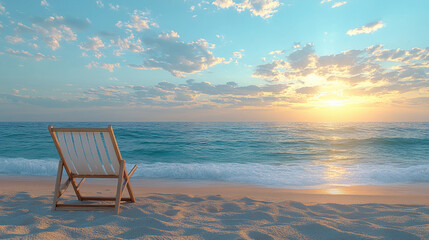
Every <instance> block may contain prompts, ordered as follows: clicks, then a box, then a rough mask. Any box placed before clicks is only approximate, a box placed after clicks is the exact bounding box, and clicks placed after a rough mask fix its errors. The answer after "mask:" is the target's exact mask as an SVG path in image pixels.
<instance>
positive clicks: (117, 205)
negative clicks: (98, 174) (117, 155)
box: [115, 160, 125, 214]
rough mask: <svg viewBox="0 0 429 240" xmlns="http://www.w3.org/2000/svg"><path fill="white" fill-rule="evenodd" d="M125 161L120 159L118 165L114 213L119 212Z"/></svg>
mask: <svg viewBox="0 0 429 240" xmlns="http://www.w3.org/2000/svg"><path fill="white" fill-rule="evenodd" d="M124 167H125V162H124V161H123V160H122V161H121V163H120V166H119V176H118V186H117V188H116V202H115V213H116V214H119V208H120V206H121V197H122V181H123V179H124V170H125V168H124Z"/></svg>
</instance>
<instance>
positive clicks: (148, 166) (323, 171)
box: [0, 158, 429, 188]
mask: <svg viewBox="0 0 429 240" xmlns="http://www.w3.org/2000/svg"><path fill="white" fill-rule="evenodd" d="M128 165H129V166H127V167H128V168H131V167H132V164H128ZM57 166H58V160H57V159H25V158H0V174H11V175H32V176H55V174H56V172H57ZM138 166H139V168H138V170H137V171H136V173H135V176H136V177H141V178H153V179H155V178H159V179H183V180H195V181H198V180H208V181H224V182H232V183H248V184H256V185H262V186H267V187H280V188H282V187H284V188H301V187H312V186H318V185H326V184H332V185H336V184H349V185H361V184H382V185H383V184H402V183H429V164H424V165H414V166H401V165H383V164H378V165H377V164H353V165H340V164H337V165H335V164H331V163H326V164H323V163H322V164H310V163H295V164H288V165H281V164H277V165H274V164H260V163H166V162H155V163H139V164H138Z"/></svg>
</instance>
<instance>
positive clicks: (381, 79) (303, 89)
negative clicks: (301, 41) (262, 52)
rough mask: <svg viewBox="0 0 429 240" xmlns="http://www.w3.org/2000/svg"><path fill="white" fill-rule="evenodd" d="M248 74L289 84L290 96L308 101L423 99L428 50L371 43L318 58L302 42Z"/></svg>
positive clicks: (428, 84)
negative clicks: (415, 96) (305, 96)
mask: <svg viewBox="0 0 429 240" xmlns="http://www.w3.org/2000/svg"><path fill="white" fill-rule="evenodd" d="M253 76H254V77H259V78H263V79H266V80H269V81H285V82H289V83H290V86H291V89H294V90H295V93H297V94H304V95H311V96H312V97H313V98H321V97H322V96H325V97H326V96H328V97H329V96H331V97H334V98H338V97H342V98H343V97H344V96H348V97H362V98H365V97H367V96H374V97H376V98H377V99H384V100H386V99H391V100H392V99H394V98H397V97H399V96H400V95H401V94H409V93H411V92H413V93H414V95H423V96H422V97H424V96H425V94H426V95H428V93H429V81H428V79H429V48H413V49H410V50H404V49H384V48H383V46H382V45H374V46H370V47H367V48H364V49H350V50H347V51H343V52H340V53H337V54H330V55H322V56H320V55H318V54H316V53H315V49H314V46H313V45H312V44H307V45H305V46H304V47H301V48H298V49H295V50H294V51H293V52H291V53H289V54H288V55H287V56H286V57H285V59H284V60H283V59H274V60H272V61H271V62H268V63H264V64H261V65H258V66H256V67H255V69H254V73H253ZM421 89H428V91H427V93H425V92H422V91H421ZM343 94H345V95H343ZM291 96H292V97H293V94H292V95H291ZM335 96H336V97H335ZM295 97H299V95H298V96H295ZM402 97H403V98H404V99H406V98H408V97H409V96H406V95H404V96H402ZM308 99H311V98H308ZM384 100H383V101H384ZM392 101H393V100H392Z"/></svg>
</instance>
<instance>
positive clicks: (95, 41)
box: [79, 37, 104, 58]
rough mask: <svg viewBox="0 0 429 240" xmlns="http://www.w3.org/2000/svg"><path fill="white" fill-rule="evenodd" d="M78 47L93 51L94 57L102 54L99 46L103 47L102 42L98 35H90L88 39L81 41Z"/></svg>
mask: <svg viewBox="0 0 429 240" xmlns="http://www.w3.org/2000/svg"><path fill="white" fill-rule="evenodd" d="M79 47H80V48H81V49H83V50H85V51H92V52H94V56H95V57H96V58H100V57H101V56H103V54H102V53H101V52H100V50H99V48H103V47H104V43H103V41H101V39H100V38H99V37H92V38H91V37H90V38H89V41H87V42H84V43H82V45H80V46H79Z"/></svg>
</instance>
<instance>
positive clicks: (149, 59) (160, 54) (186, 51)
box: [129, 31, 225, 77]
mask: <svg viewBox="0 0 429 240" xmlns="http://www.w3.org/2000/svg"><path fill="white" fill-rule="evenodd" d="M141 41H142V44H143V46H145V48H146V50H145V51H144V52H143V57H144V60H143V64H141V65H136V64H131V65H129V66H130V67H133V68H138V69H163V70H165V71H168V72H170V73H171V74H172V75H174V76H176V77H184V76H186V75H187V74H193V73H197V72H201V71H203V70H205V69H207V68H209V67H212V66H214V65H216V64H219V63H221V62H223V61H224V60H225V59H223V58H219V57H215V56H213V53H212V52H211V51H210V49H212V48H214V44H210V43H208V42H207V41H206V40H205V39H199V40H197V41H194V42H189V43H187V42H184V41H181V40H180V36H179V35H178V34H177V33H176V32H174V31H171V32H169V33H162V34H157V35H156V34H152V35H146V36H143V37H142V38H141Z"/></svg>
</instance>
